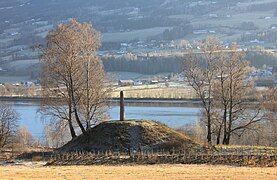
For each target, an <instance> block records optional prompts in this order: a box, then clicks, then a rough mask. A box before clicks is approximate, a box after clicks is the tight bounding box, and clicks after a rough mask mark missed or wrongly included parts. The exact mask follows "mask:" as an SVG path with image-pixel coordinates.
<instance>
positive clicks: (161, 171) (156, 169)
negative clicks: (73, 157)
mask: <svg viewBox="0 0 277 180" xmlns="http://www.w3.org/2000/svg"><path fill="white" fill-rule="evenodd" d="M0 175H1V179H3V180H5V179H45V178H46V177H47V179H55V180H59V179H92V178H93V179H118V180H123V179H159V180H162V179H165V180H167V179H199V180H200V179H201V180H203V179H236V180H240V179H276V176H277V168H276V167H275V168H248V167H230V166H211V165H154V166H153V165H152V166H65V167H28V166H20V168H18V167H16V166H9V167H0Z"/></svg>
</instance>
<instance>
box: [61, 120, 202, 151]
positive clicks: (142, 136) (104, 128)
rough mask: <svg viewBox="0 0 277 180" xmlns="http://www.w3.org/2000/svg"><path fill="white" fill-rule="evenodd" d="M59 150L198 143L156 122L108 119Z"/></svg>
mask: <svg viewBox="0 0 277 180" xmlns="http://www.w3.org/2000/svg"><path fill="white" fill-rule="evenodd" d="M88 134H89V136H88V137H86V136H84V135H81V136H79V137H77V138H76V139H74V140H73V141H71V142H69V143H67V144H66V145H64V146H63V147H61V148H60V149H59V151H60V152H71V151H108V150H111V151H114V152H117V151H119V152H127V151H129V150H133V151H139V150H161V149H164V150H169V149H170V150H171V149H172V148H173V147H174V148H175V149H191V148H196V147H198V146H199V145H198V144H196V143H195V142H193V141H191V140H190V139H189V138H187V137H186V136H185V135H183V134H181V133H179V132H177V131H175V130H173V129H171V128H169V127H167V126H165V125H162V124H160V123H158V122H153V121H146V120H139V121H108V122H103V123H101V124H99V125H97V126H96V127H94V128H92V129H91V130H90V131H89V132H88Z"/></svg>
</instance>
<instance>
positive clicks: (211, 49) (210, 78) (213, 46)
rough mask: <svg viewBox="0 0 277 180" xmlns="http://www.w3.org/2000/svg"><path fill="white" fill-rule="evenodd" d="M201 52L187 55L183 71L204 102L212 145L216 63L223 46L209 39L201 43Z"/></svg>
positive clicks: (213, 39)
mask: <svg viewBox="0 0 277 180" xmlns="http://www.w3.org/2000/svg"><path fill="white" fill-rule="evenodd" d="M199 47H200V52H199V53H195V52H191V53H189V54H188V55H187V57H186V59H185V61H184V64H183V71H184V76H185V77H186V78H187V81H188V83H189V85H191V86H192V87H193V89H194V90H195V91H196V94H197V96H198V97H199V98H200V100H201V102H202V107H203V109H204V114H205V117H206V120H207V122H206V125H207V142H208V143H209V144H211V143H212V110H213V106H214V101H213V97H212V96H213V94H212V90H213V82H214V80H215V75H216V72H217V66H216V63H217V62H218V61H219V58H220V56H219V55H220V52H221V51H220V50H221V49H222V45H221V44H220V42H219V40H218V39H217V38H215V37H208V38H207V39H205V40H203V41H201V42H200V43H199Z"/></svg>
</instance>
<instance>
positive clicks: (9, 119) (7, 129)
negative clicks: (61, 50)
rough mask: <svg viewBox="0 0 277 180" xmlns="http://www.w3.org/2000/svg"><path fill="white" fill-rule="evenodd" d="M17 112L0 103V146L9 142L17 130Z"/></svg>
mask: <svg viewBox="0 0 277 180" xmlns="http://www.w3.org/2000/svg"><path fill="white" fill-rule="evenodd" d="M18 118H19V114H18V113H17V112H16V111H15V110H14V109H12V108H11V107H10V106H8V105H3V104H2V105H0V147H1V148H3V147H5V146H6V145H7V144H9V143H11V141H12V138H13V136H14V135H15V133H16V130H17V121H18Z"/></svg>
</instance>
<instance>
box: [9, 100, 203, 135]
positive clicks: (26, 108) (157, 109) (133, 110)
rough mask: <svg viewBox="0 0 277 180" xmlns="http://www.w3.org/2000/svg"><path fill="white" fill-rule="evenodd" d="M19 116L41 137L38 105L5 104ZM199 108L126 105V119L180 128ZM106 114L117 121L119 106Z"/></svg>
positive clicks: (33, 132) (111, 107) (26, 125)
mask: <svg viewBox="0 0 277 180" xmlns="http://www.w3.org/2000/svg"><path fill="white" fill-rule="evenodd" d="M6 103H7V104H10V105H11V106H12V107H13V108H14V109H15V110H16V111H17V112H18V113H19V114H20V120H19V125H20V126H25V127H27V128H28V129H29V131H30V132H31V133H32V134H33V136H35V137H38V138H40V137H43V127H44V123H43V122H42V121H41V116H40V114H39V113H37V110H38V109H39V104H38V103H32V102H16V101H14V102H6ZM199 110H200V108H199V107H197V106H191V105H186V104H185V105H184V104H182V105H180V104H178V103H175V104H166V103H126V104H125V117H126V119H138V120H140V119H145V120H155V121H159V122H161V123H164V124H166V125H168V126H169V127H172V128H178V127H182V126H184V125H185V124H193V123H195V122H196V121H197V119H198V113H199ZM108 114H109V116H110V118H111V119H112V120H118V119H119V106H118V104H116V103H114V104H112V105H111V106H110V109H109V111H108Z"/></svg>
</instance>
